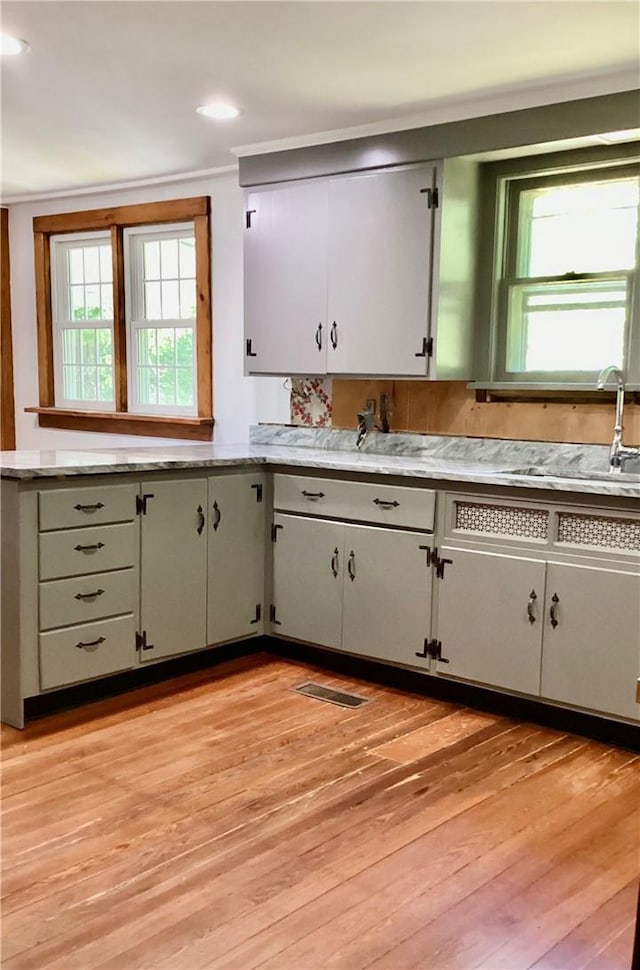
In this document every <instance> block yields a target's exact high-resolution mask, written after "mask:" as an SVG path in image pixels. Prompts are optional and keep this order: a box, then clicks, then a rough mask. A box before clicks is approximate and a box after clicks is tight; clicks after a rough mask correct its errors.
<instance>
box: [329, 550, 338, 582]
mask: <svg viewBox="0 0 640 970" xmlns="http://www.w3.org/2000/svg"><path fill="white" fill-rule="evenodd" d="M339 569H340V553H339V552H338V547H337V546H336V548H335V549H334V550H333V556H332V557H331V572H332V573H333V577H334V579H336V578H337V576H338V571H339Z"/></svg>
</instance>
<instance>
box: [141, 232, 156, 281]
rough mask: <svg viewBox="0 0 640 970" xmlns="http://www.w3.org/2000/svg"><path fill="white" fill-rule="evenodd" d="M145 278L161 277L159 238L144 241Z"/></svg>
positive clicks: (154, 278)
mask: <svg viewBox="0 0 640 970" xmlns="http://www.w3.org/2000/svg"><path fill="white" fill-rule="evenodd" d="M143 259H144V269H143V273H144V278H145V280H159V279H160V243H159V242H158V241H157V240H155V239H154V240H153V241H152V242H145V243H143Z"/></svg>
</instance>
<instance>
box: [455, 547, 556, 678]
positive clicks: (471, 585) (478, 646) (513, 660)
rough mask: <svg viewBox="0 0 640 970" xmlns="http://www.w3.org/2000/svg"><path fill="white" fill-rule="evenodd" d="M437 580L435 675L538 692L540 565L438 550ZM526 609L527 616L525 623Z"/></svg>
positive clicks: (525, 560) (522, 559)
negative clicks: (441, 562) (441, 566)
mask: <svg viewBox="0 0 640 970" xmlns="http://www.w3.org/2000/svg"><path fill="white" fill-rule="evenodd" d="M439 555H440V556H441V557H442V558H445V559H451V560H452V562H451V563H450V564H449V563H447V564H446V565H445V570H444V578H443V579H441V580H438V623H437V633H436V637H437V638H438V640H440V641H442V656H443V657H444V658H446V659H447V660H448V661H449V662H448V663H444V662H442V661H440V662H438V663H437V670H438V672H439V673H443V674H449V675H451V676H454V677H464V678H465V679H467V680H475V681H478V682H480V683H483V684H489V685H492V686H495V687H504V688H505V689H507V690H515V691H521V692H522V693H525V694H538V693H539V690H540V657H541V650H542V627H543V603H544V584H545V563H544V562H543V561H542V560H539V559H534V558H525V557H519V556H512V555H502V554H500V553H489V552H476V551H474V550H468V549H464V550H463V549H457V548H455V547H451V546H449V547H448V546H442V547H441V548H440V552H439ZM529 610H530V612H531V616H532V617H533V622H531V621H530V617H529Z"/></svg>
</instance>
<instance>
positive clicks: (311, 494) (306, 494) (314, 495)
mask: <svg viewBox="0 0 640 970" xmlns="http://www.w3.org/2000/svg"><path fill="white" fill-rule="evenodd" d="M302 494H303V495H304V497H305V498H324V492H307V491H306V490H305V489H303V490H302Z"/></svg>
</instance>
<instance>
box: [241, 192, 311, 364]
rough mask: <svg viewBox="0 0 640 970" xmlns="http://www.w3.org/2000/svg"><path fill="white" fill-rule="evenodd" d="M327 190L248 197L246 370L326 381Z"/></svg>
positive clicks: (245, 268)
mask: <svg viewBox="0 0 640 970" xmlns="http://www.w3.org/2000/svg"><path fill="white" fill-rule="evenodd" d="M328 216H329V201H328V185H327V182H326V181H320V182H301V183H299V184H296V185H288V186H285V187H279V188H275V189H267V190H264V191H260V192H252V193H250V194H249V195H248V197H247V203H246V217H245V218H246V222H245V230H244V324H245V325H244V332H245V369H246V372H247V373H249V374H284V373H287V374H324V373H325V370H326V344H327V238H328Z"/></svg>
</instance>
